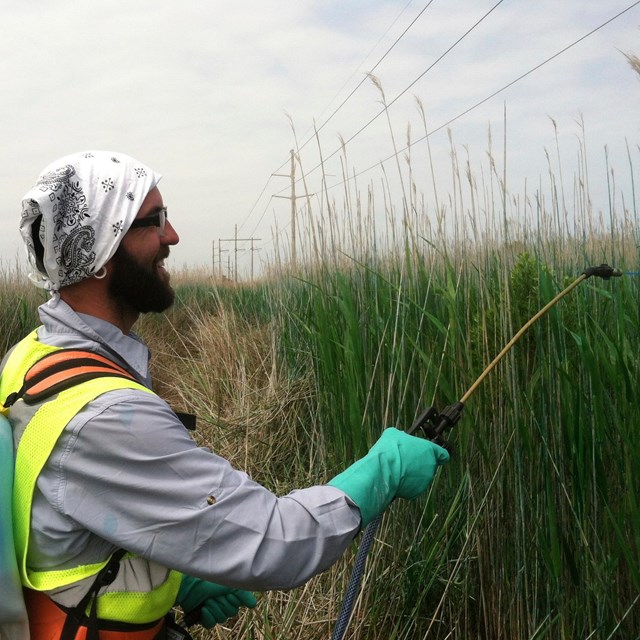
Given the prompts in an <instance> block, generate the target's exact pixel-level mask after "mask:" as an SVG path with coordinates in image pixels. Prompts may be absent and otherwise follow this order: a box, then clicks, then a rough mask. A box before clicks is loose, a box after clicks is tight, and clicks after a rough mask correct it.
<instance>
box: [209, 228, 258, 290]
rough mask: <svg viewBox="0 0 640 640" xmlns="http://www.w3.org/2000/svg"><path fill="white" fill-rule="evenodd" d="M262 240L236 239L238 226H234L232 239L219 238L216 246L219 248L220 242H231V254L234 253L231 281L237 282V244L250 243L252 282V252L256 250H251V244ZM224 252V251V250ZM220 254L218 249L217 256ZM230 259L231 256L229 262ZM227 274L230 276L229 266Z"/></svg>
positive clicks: (220, 250)
mask: <svg viewBox="0 0 640 640" xmlns="http://www.w3.org/2000/svg"><path fill="white" fill-rule="evenodd" d="M261 239H262V238H238V225H235V227H234V233H233V238H219V239H218V246H219V247H220V246H221V243H222V242H233V252H234V257H233V258H234V259H233V265H234V268H233V279H234V280H235V281H236V282H237V281H238V242H250V243H251V279H252V280H253V252H254V251H257V249H254V248H253V243H254V242H258V241H260V240H261ZM225 251H226V249H225ZM221 252H222V249H221V248H219V249H218V255H220V253H221ZM230 259H231V256H229V260H230ZM229 273H230V274H231V267H230V266H229Z"/></svg>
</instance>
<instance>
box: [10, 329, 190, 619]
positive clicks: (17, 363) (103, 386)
mask: <svg viewBox="0 0 640 640" xmlns="http://www.w3.org/2000/svg"><path fill="white" fill-rule="evenodd" d="M56 350H58V347H52V346H50V345H45V344H43V343H41V342H39V341H38V339H37V333H36V332H35V331H34V332H33V333H31V334H30V335H28V336H27V337H26V338H24V339H23V340H22V341H21V342H19V343H18V345H16V347H15V348H14V350H13V351H12V352H11V354H10V356H9V359H8V360H7V363H6V365H5V368H4V370H3V371H2V377H1V379H0V401H4V400H5V399H6V397H7V396H8V395H9V394H10V393H11V392H13V391H16V390H17V389H19V388H20V387H21V386H22V381H23V380H24V376H25V374H26V372H27V370H28V369H29V368H30V367H31V365H33V364H34V363H35V362H37V361H38V360H39V359H40V358H42V357H43V356H45V355H46V354H48V353H51V352H53V351H56ZM117 389H138V390H141V391H144V392H146V393H153V392H152V391H151V390H150V389H147V388H146V387H145V386H144V385H142V384H140V383H138V382H133V381H129V380H126V379H123V378H112V377H107V378H96V379H94V380H89V381H87V382H83V383H81V384H78V385H75V386H73V387H70V388H69V389H66V390H64V391H61V392H60V393H59V394H58V395H57V396H53V397H52V399H50V400H48V401H45V402H43V403H42V404H41V405H40V406H39V407H38V408H37V410H36V411H35V414H34V415H33V417H32V418H31V420H30V421H29V423H28V425H27V427H26V428H25V430H24V432H23V434H22V437H21V438H20V442H19V444H18V450H17V452H16V468H15V479H14V491H13V529H14V539H15V545H16V555H17V558H18V566H19V569H20V578H21V580H22V584H23V585H24V586H26V587H28V588H30V589H34V590H36V591H51V590H54V589H57V588H59V587H64V586H66V585H71V584H73V583H75V582H78V581H80V580H83V579H86V578H88V577H90V576H94V575H95V574H97V573H98V572H99V571H100V569H101V568H102V567H103V566H105V565H106V563H107V561H108V558H107V559H105V560H104V561H103V562H99V563H95V564H88V565H81V566H78V567H73V568H70V569H63V570H58V571H33V570H32V569H30V568H29V567H28V566H27V552H28V548H29V534H30V528H31V508H32V500H33V494H34V490H35V486H36V481H37V479H38V476H39V474H40V472H41V471H42V469H43V467H44V465H45V464H46V462H47V460H48V458H49V456H50V455H51V452H52V451H53V448H54V446H55V444H56V442H57V440H58V438H59V437H60V435H61V434H62V432H63V431H64V429H65V427H66V426H67V424H68V423H69V421H70V420H71V419H72V418H73V417H74V416H75V415H76V414H77V413H78V412H79V411H80V410H81V409H82V408H83V407H84V406H85V405H86V404H88V403H89V402H91V401H92V400H94V399H95V398H97V397H98V396H99V395H101V394H103V393H106V392H107V391H113V390H117ZM18 402H21V400H19V401H18ZM2 412H3V413H5V414H6V413H8V414H9V417H10V416H11V413H10V410H9V411H8V412H7V410H6V409H4V407H3V409H2ZM128 556H129V557H131V554H128ZM125 557H126V556H125ZM181 577H182V576H181V574H180V573H178V572H176V571H170V572H167V578H166V579H165V580H164V582H162V583H161V584H160V585H157V586H155V587H154V588H153V589H152V590H151V591H148V592H139V591H136V592H107V593H104V594H102V595H100V596H99V597H98V615H99V617H100V618H102V619H105V620H117V621H122V622H131V623H146V622H152V621H154V620H157V619H159V618H161V617H163V616H164V615H165V614H166V613H167V612H168V611H169V610H170V609H171V607H172V606H173V604H174V602H175V598H176V595H177V593H178V589H179V587H180V580H181Z"/></svg>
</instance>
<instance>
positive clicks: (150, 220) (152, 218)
mask: <svg viewBox="0 0 640 640" xmlns="http://www.w3.org/2000/svg"><path fill="white" fill-rule="evenodd" d="M168 217H169V214H168V213H167V207H160V209H158V210H157V211H156V212H155V213H152V214H151V215H148V216H145V217H144V218H136V219H135V220H134V221H133V222H132V223H131V224H130V225H129V229H135V228H136V227H158V235H160V236H163V235H164V227H165V225H166V223H167V218H168Z"/></svg>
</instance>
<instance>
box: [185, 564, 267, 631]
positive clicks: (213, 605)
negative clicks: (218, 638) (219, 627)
mask: <svg viewBox="0 0 640 640" xmlns="http://www.w3.org/2000/svg"><path fill="white" fill-rule="evenodd" d="M176 603H177V604H179V605H180V606H181V607H182V610H183V611H184V613H185V616H186V617H189V618H191V615H190V614H192V612H194V611H197V610H199V612H200V616H199V619H197V620H192V622H191V623H190V624H195V622H198V623H200V624H201V625H202V626H203V627H205V629H211V627H213V626H214V625H216V624H221V623H223V622H224V621H225V620H228V619H229V618H233V617H234V616H236V615H238V611H239V610H240V607H249V608H250V609H253V607H255V606H256V604H257V603H258V601H257V600H256V597H255V596H254V595H253V593H251V591H243V590H242V589H232V588H230V587H223V586H222V585H219V584H215V583H213V582H207V581H206V580H200V579H199V578H192V577H191V576H187V575H183V576H182V582H181V583H180V590H179V591H178V597H177V599H176Z"/></svg>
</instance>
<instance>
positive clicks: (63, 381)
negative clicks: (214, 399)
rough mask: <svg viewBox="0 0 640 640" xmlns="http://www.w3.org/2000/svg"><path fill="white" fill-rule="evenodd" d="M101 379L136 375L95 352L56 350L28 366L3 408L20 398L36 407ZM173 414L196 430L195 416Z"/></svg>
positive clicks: (128, 378) (186, 426)
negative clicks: (21, 382)
mask: <svg viewBox="0 0 640 640" xmlns="http://www.w3.org/2000/svg"><path fill="white" fill-rule="evenodd" d="M104 377H114V378H124V379H125V380H131V381H133V382H137V380H136V378H135V376H133V375H132V374H131V373H129V372H128V371H127V370H126V369H124V368H123V367H121V366H120V365H117V364H116V363H115V362H113V361H112V360H109V358H106V357H105V356H101V355H100V354H98V353H94V352H93V351H82V350H79V349H58V350H56V351H53V352H52V353H48V354H47V355H46V356H44V357H42V358H40V360H38V361H37V362H35V363H34V364H33V365H31V367H30V368H29V370H28V371H27V373H26V375H25V377H24V382H23V384H22V387H21V388H20V390H18V391H14V392H13V393H11V394H9V396H8V397H7V399H6V400H5V401H4V403H3V405H4V407H5V408H7V409H8V408H9V407H10V406H11V405H12V404H14V403H15V402H16V401H17V400H19V399H20V398H22V400H23V401H24V403H25V404H28V405H32V404H38V403H39V402H42V401H43V400H46V399H47V398H49V397H50V396H53V395H55V394H57V393H60V392H61V391H64V390H65V389H69V388H70V387H72V386H74V385H76V384H80V383H81V382H86V381H87V380H93V379H94V378H104ZM174 413H175V414H176V416H177V417H178V419H179V420H180V422H182V424H183V425H184V427H185V428H186V429H188V430H189V431H193V430H195V428H196V417H195V416H194V415H192V414H190V413H182V412H178V411H175V412H174Z"/></svg>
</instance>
